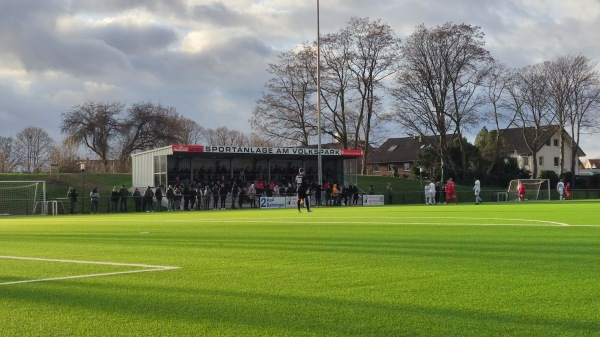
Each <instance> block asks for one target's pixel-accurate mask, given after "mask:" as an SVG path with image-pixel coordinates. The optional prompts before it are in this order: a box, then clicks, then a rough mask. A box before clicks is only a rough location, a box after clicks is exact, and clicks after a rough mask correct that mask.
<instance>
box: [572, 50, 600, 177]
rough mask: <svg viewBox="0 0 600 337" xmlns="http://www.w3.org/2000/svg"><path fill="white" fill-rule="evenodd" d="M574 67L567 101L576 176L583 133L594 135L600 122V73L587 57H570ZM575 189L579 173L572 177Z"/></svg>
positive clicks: (573, 166)
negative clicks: (576, 176)
mask: <svg viewBox="0 0 600 337" xmlns="http://www.w3.org/2000/svg"><path fill="white" fill-rule="evenodd" d="M567 60H568V63H569V64H571V67H570V69H571V72H570V76H571V78H572V91H571V94H570V95H569V96H568V100H567V111H566V114H565V115H566V122H567V123H566V124H567V125H568V126H569V127H570V129H571V136H572V141H571V158H569V161H570V163H569V164H570V165H569V166H570V169H571V172H572V173H575V169H576V167H577V164H578V158H579V156H578V154H577V153H578V149H579V141H580V137H581V134H582V133H583V132H586V131H588V132H593V131H597V130H594V129H595V128H597V127H598V122H599V121H600V73H599V72H598V70H596V69H597V67H596V66H597V63H596V62H593V61H591V60H590V59H588V58H587V57H585V56H581V55H579V56H573V57H568V58H567ZM571 179H572V181H571V184H572V185H573V186H575V174H572V175H571Z"/></svg>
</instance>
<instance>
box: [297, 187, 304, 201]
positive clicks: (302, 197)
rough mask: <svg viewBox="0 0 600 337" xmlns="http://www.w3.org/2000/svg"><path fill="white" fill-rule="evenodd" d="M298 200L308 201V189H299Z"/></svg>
mask: <svg viewBox="0 0 600 337" xmlns="http://www.w3.org/2000/svg"><path fill="white" fill-rule="evenodd" d="M298 199H306V189H304V188H299V189H298Z"/></svg>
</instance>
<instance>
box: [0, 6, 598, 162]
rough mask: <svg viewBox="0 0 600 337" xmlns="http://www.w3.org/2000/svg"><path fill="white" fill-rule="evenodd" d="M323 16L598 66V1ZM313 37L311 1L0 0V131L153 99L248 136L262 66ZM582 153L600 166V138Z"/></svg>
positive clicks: (589, 139)
mask: <svg viewBox="0 0 600 337" xmlns="http://www.w3.org/2000/svg"><path fill="white" fill-rule="evenodd" d="M320 13H321V33H322V34H325V33H333V32H337V31H338V30H339V29H340V28H342V27H344V26H346V24H347V22H348V20H349V19H350V18H351V17H353V16H354V17H368V18H371V19H381V20H382V21H383V22H385V23H387V24H389V25H390V26H391V27H392V28H393V29H394V30H395V31H396V33H397V34H398V35H399V36H400V37H406V36H408V35H410V34H411V33H412V32H413V31H414V27H415V26H417V25H419V24H425V25H426V26H428V27H435V26H438V25H442V24H444V23H445V22H454V23H467V24H471V25H477V26H480V27H481V28H482V31H483V32H484V33H485V34H486V36H485V41H486V47H487V48H488V49H489V50H490V51H491V53H492V55H493V56H494V57H495V58H496V59H497V60H499V61H501V62H503V63H505V64H507V65H508V66H510V67H522V66H526V65H530V64H534V63H537V62H540V61H544V60H549V59H553V58H555V57H557V56H560V55H568V54H582V55H585V56H587V57H588V58H590V59H592V60H597V61H600V38H599V36H598V32H599V31H600V0H573V1H565V0H453V1H448V0H329V1H328V0H321V1H320ZM315 37H316V0H313V1H299V0H254V1H251V0H227V1H205V0H0V135H2V136H14V135H15V134H16V133H17V132H18V131H20V130H22V129H23V128H24V127H27V126H39V127H42V128H44V129H45V130H46V131H47V132H48V133H49V134H50V135H51V136H52V137H53V138H54V139H56V140H62V138H63V136H62V135H61V134H60V130H59V125H60V120H61V114H62V113H63V112H65V111H68V110H69V109H70V108H71V107H73V106H75V105H78V104H82V103H85V102H89V101H103V102H108V101H120V102H124V103H127V104H131V103H135V102H139V101H147V100H149V101H152V102H155V103H161V104H163V105H169V106H174V107H176V108H177V110H178V111H179V113H181V114H182V115H184V116H186V117H189V118H191V119H193V120H195V121H197V122H198V123H199V124H200V125H202V126H205V127H208V128H217V127H220V126H227V127H228V128H230V129H235V130H239V131H243V132H249V131H250V129H249V124H248V119H249V118H250V116H251V113H252V111H253V109H254V107H255V100H256V99H257V98H259V96H260V93H261V91H262V89H263V85H264V83H265V82H266V80H267V73H266V71H265V69H266V68H267V64H268V63H269V62H274V60H275V58H276V56H277V55H278V54H279V53H280V52H282V51H287V50H289V49H290V48H292V47H293V46H295V45H297V44H300V43H302V42H305V41H312V40H314V39H315ZM390 136H396V137H397V136H402V135H401V134H390ZM581 147H582V148H583V150H584V151H585V152H586V153H587V154H588V158H590V157H596V158H600V137H598V136H594V135H588V136H586V137H585V139H584V142H582V144H581Z"/></svg>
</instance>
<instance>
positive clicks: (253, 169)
mask: <svg viewBox="0 0 600 337" xmlns="http://www.w3.org/2000/svg"><path fill="white" fill-rule="evenodd" d="M363 155H364V153H363V150H346V149H339V148H322V149H321V162H322V170H323V172H322V178H323V182H326V181H330V182H335V183H341V184H354V185H356V175H357V173H358V165H359V158H361V157H362V156H363ZM131 158H132V160H131V162H132V179H133V182H132V183H133V185H132V186H134V187H143V186H154V187H156V186H161V185H162V186H168V185H176V184H189V183H196V184H198V183H202V184H207V183H210V182H211V181H222V180H236V181H245V182H253V181H254V180H256V179H259V180H262V181H266V182H271V181H273V182H275V183H277V184H287V183H290V182H293V178H294V177H295V176H296V174H298V168H300V167H304V169H305V175H306V177H307V178H308V180H309V181H315V182H316V181H318V172H317V168H318V150H317V149H316V148H298V147H293V148H287V147H286V148H273V147H244V146H205V145H181V144H177V145H169V146H165V147H161V148H157V149H153V150H149V151H144V152H140V153H135V154H132V155H131Z"/></svg>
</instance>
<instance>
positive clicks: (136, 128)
mask: <svg viewBox="0 0 600 337" xmlns="http://www.w3.org/2000/svg"><path fill="white" fill-rule="evenodd" d="M118 123H119V128H118V129H117V130H118V137H119V142H118V146H115V149H117V150H118V158H119V160H121V161H128V160H129V158H130V156H131V154H132V153H134V152H136V151H144V150H149V149H153V148H156V147H161V146H166V145H168V144H172V143H173V142H175V141H176V140H177V139H178V133H179V130H178V126H179V125H180V123H179V114H178V113H177V111H176V110H175V108H173V107H167V106H163V105H161V104H153V103H150V102H140V103H136V104H133V105H132V106H131V107H129V108H128V109H127V115H126V117H125V118H124V119H122V120H120V121H119V122H118ZM115 145H117V144H115Z"/></svg>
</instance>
